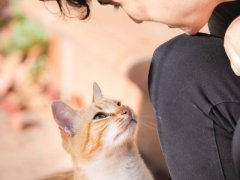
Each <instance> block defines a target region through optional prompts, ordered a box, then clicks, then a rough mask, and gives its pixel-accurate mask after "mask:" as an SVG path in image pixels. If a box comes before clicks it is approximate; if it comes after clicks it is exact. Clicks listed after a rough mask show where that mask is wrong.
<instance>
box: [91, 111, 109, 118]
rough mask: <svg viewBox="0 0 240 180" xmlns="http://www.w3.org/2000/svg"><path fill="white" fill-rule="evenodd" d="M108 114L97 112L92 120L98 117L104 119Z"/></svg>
mask: <svg viewBox="0 0 240 180" xmlns="http://www.w3.org/2000/svg"><path fill="white" fill-rule="evenodd" d="M108 116H109V115H108V114H106V113H102V112H101V113H97V114H96V115H95V116H94V117H93V120H98V119H104V118H106V117H108Z"/></svg>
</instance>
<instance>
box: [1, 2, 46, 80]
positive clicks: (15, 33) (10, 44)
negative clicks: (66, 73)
mask: <svg viewBox="0 0 240 180" xmlns="http://www.w3.org/2000/svg"><path fill="white" fill-rule="evenodd" d="M18 3H19V2H18V1H17V0H10V1H9V6H10V8H11V17H12V18H11V20H10V21H9V22H8V23H7V24H6V23H5V26H6V27H5V28H6V29H8V31H10V32H9V33H8V34H7V36H6V35H5V34H4V33H3V35H1V34H0V42H1V43H0V53H2V54H5V55H8V54H12V53H15V52H21V54H22V55H23V57H22V58H23V61H24V59H25V58H27V57H28V54H29V53H30V52H31V50H32V48H34V47H36V46H37V47H38V48H39V49H40V52H38V54H37V56H36V57H35V58H36V60H35V61H34V62H35V63H34V64H33V65H32V68H31V70H30V79H31V81H34V82H35V81H36V80H37V79H38V77H39V75H40V74H41V72H42V71H43V70H44V67H45V61H46V59H47V53H48V35H47V31H46V29H45V28H44V27H43V26H42V25H41V24H39V23H38V22H36V21H34V20H32V19H30V18H29V17H27V16H25V15H24V14H23V13H22V11H21V9H20V6H19V4H18ZM0 21H1V20H0ZM0 24H3V23H1V22H0Z"/></svg>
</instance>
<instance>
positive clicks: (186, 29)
mask: <svg viewBox="0 0 240 180" xmlns="http://www.w3.org/2000/svg"><path fill="white" fill-rule="evenodd" d="M180 29H181V30H182V31H184V32H185V33H186V34H187V35H195V34H197V33H198V32H199V30H200V29H199V28H194V27H181V28H180Z"/></svg>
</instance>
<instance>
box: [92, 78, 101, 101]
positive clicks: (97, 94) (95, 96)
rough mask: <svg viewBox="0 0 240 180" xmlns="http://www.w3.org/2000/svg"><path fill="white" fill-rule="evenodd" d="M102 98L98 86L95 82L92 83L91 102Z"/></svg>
mask: <svg viewBox="0 0 240 180" xmlns="http://www.w3.org/2000/svg"><path fill="white" fill-rule="evenodd" d="M102 98H103V95H102V91H101V89H100V87H99V85H98V84H97V83H96V82H94V83H93V102H94V101H96V100H99V99H102Z"/></svg>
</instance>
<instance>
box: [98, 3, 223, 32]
mask: <svg viewBox="0 0 240 180" xmlns="http://www.w3.org/2000/svg"><path fill="white" fill-rule="evenodd" d="M98 1H99V2H100V3H101V4H104V5H108V4H109V5H113V6H119V7H121V8H122V9H123V10H124V11H125V12H126V13H127V14H128V16H129V17H130V18H131V19H133V20H134V21H135V22H137V23H140V22H142V21H155V22H160V23H164V24H166V25H168V26H169V27H172V28H180V29H182V30H183V31H185V32H186V33H189V34H194V33H196V32H198V31H199V30H200V29H201V28H202V26H204V24H205V23H206V22H207V21H208V19H209V17H210V15H211V14H212V11H213V9H214V8H215V7H216V6H217V5H218V4H219V3H221V2H222V1H223V0H98Z"/></svg>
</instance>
